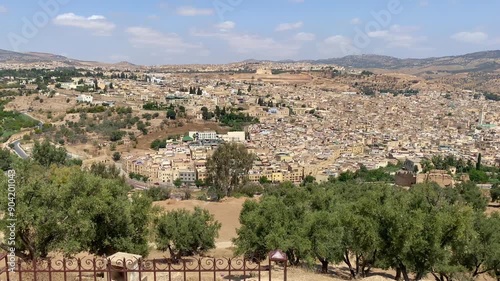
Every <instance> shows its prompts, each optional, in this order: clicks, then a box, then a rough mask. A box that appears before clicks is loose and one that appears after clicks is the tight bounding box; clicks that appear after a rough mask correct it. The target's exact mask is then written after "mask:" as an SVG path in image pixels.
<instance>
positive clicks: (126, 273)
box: [122, 258, 128, 281]
mask: <svg viewBox="0 0 500 281" xmlns="http://www.w3.org/2000/svg"><path fill="white" fill-rule="evenodd" d="M122 272H123V273H125V274H123V275H125V281H128V268H127V260H126V259H125V258H123V268H122Z"/></svg>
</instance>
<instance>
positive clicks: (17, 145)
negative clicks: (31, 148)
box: [12, 140, 29, 159]
mask: <svg viewBox="0 0 500 281" xmlns="http://www.w3.org/2000/svg"><path fill="white" fill-rule="evenodd" d="M12 145H14V151H15V152H16V154H17V155H18V156H19V157H21V158H22V159H28V158H29V156H28V154H26V152H25V151H24V150H23V149H22V148H21V145H20V141H19V140H17V141H15V142H13V143H12Z"/></svg>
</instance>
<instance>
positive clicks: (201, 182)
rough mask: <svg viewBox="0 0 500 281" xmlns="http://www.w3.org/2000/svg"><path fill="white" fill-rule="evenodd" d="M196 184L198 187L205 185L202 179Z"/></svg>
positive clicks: (196, 181) (195, 182)
mask: <svg viewBox="0 0 500 281" xmlns="http://www.w3.org/2000/svg"><path fill="white" fill-rule="evenodd" d="M194 184H195V185H196V187H201V186H203V185H205V183H204V182H203V181H202V180H200V179H196V180H195V181H194Z"/></svg>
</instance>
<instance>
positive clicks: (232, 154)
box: [207, 143, 255, 198]
mask: <svg viewBox="0 0 500 281" xmlns="http://www.w3.org/2000/svg"><path fill="white" fill-rule="evenodd" d="M254 159H255V156H254V155H253V154H252V153H249V152H248V150H247V149H246V147H245V146H244V145H243V144H240V143H224V144H222V145H220V146H219V147H218V148H217V150H215V152H214V153H213V155H212V156H211V157H210V158H209V159H208V160H207V174H208V177H207V183H208V184H209V185H210V186H211V187H212V188H213V189H214V191H215V193H216V195H217V197H218V198H221V197H224V196H230V195H231V193H232V192H233V191H234V189H236V188H237V187H239V186H240V185H241V184H242V183H243V182H244V179H245V178H246V177H247V175H248V172H249V171H250V169H251V168H252V165H253V161H254Z"/></svg>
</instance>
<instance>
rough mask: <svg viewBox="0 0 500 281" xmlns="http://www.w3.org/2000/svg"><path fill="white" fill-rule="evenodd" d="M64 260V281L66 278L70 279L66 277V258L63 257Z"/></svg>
mask: <svg viewBox="0 0 500 281" xmlns="http://www.w3.org/2000/svg"><path fill="white" fill-rule="evenodd" d="M62 262H63V275H64V281H66V280H68V279H67V278H66V258H63V260H62Z"/></svg>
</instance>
